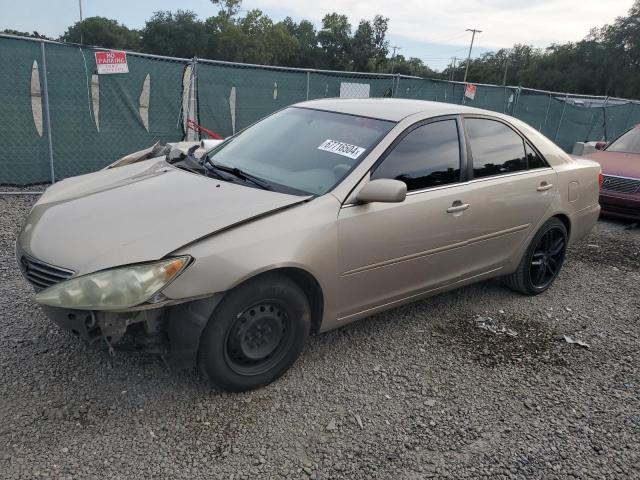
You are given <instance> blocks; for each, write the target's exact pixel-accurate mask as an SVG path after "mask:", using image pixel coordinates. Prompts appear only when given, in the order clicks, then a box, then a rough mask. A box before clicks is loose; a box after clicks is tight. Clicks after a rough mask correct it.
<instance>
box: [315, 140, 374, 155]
mask: <svg viewBox="0 0 640 480" xmlns="http://www.w3.org/2000/svg"><path fill="white" fill-rule="evenodd" d="M318 150H324V151H325V152H331V153H335V154H337V155H342V156H343V157H349V158H353V159H356V158H358V157H359V156H360V155H362V152H364V151H365V150H366V148H362V147H358V146H357V145H351V144H349V143H344V142H338V141H337V140H330V139H327V140H325V141H324V142H322V144H321V145H320V146H319V147H318Z"/></svg>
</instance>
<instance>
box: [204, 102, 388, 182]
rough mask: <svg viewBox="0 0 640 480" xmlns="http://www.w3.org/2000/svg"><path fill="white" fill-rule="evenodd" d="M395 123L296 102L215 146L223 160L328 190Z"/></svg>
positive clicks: (273, 178) (271, 178)
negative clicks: (324, 110) (296, 103)
mask: <svg viewBox="0 0 640 480" xmlns="http://www.w3.org/2000/svg"><path fill="white" fill-rule="evenodd" d="M394 125H395V123H394V122H388V121H385V120H376V119H372V118H365V117H358V116H354V115H346V114H341V113H335V112H323V111H319V110H311V109H307V108H297V107H290V108H287V109H284V110H281V111H280V112H277V113H275V114H273V115H271V116H269V117H267V118H265V119H264V120H262V121H260V122H258V123H256V124H254V125H252V126H251V127H249V128H247V129H246V130H244V131H243V132H241V133H240V134H238V135H237V136H236V137H232V138H231V139H230V140H229V141H227V142H225V143H223V144H221V145H220V146H218V147H216V148H214V149H213V150H211V151H210V152H209V154H208V156H209V158H210V159H211V160H212V161H213V162H214V163H215V164H219V165H223V166H226V167H232V168H238V169H241V170H242V171H243V172H246V173H247V174H250V175H253V176H255V177H258V178H260V179H263V180H266V181H267V182H269V184H271V185H274V186H275V189H276V190H279V188H278V186H282V187H285V188H284V189H281V190H284V191H292V192H293V193H296V192H298V193H304V194H314V195H322V194H324V193H326V192H328V191H329V190H331V189H332V188H333V187H334V186H335V185H337V184H338V183H339V182H340V181H342V179H343V178H344V177H345V176H346V175H347V174H348V173H349V172H350V171H351V170H352V169H353V168H355V166H356V165H358V163H359V162H360V161H361V160H362V159H363V158H364V157H365V156H366V155H367V153H369V151H370V150H371V149H372V148H373V147H374V146H375V145H376V144H377V143H378V142H379V141H380V140H381V139H382V137H384V136H385V135H386V134H387V133H388V132H389V130H391V128H392V127H393V126H394Z"/></svg>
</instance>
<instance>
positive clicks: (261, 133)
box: [17, 99, 600, 391]
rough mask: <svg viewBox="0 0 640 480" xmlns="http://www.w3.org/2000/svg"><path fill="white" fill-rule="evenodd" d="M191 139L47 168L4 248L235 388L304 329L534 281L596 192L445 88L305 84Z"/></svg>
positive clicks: (89, 323)
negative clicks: (143, 152)
mask: <svg viewBox="0 0 640 480" xmlns="http://www.w3.org/2000/svg"><path fill="white" fill-rule="evenodd" d="M196 148H197V147H194V148H192V149H189V151H188V152H186V153H182V154H179V155H176V154H174V153H170V154H167V155H166V157H165V156H160V157H156V158H151V159H145V160H141V161H131V162H122V163H129V164H127V165H124V166H118V167H117V168H108V169H105V170H101V171H99V172H95V173H91V174H88V175H83V176H80V177H75V178H70V179H67V180H63V181H61V182H59V183H56V184H55V185H53V186H51V187H50V188H49V189H48V190H47V191H46V193H45V194H44V195H43V196H42V197H41V198H40V199H39V201H38V202H37V204H36V205H35V207H34V209H33V210H32V212H31V213H30V214H29V217H28V218H27V220H26V223H25V226H24V227H23V230H22V232H21V235H20V237H19V239H18V242H17V256H18V261H19V265H20V268H21V269H22V271H23V273H24V275H25V277H26V278H27V279H28V280H29V281H30V282H31V283H32V284H33V286H34V287H35V289H36V292H37V294H36V297H35V299H36V301H37V302H39V303H40V304H41V305H42V306H43V308H44V310H45V311H46V312H47V314H48V315H49V316H50V317H51V318H52V319H53V320H54V321H55V322H56V323H58V324H59V325H60V326H62V327H63V328H65V329H67V330H69V331H71V332H73V333H74V334H75V335H77V336H78V337H80V338H81V339H83V340H84V341H86V342H88V343H89V344H91V345H94V346H98V347H103V348H109V349H111V348H115V347H118V346H122V345H125V346H134V347H135V348H139V349H143V350H147V351H151V352H157V353H162V354H164V355H166V358H167V359H169V360H171V361H173V362H174V363H175V364H178V365H193V364H196V363H197V364H198V365H199V367H200V369H201V371H202V372H204V374H205V375H206V376H207V377H208V378H209V379H210V380H211V381H212V382H213V383H215V384H217V385H218V386H220V387H222V388H224V389H228V390H233V391H241V390H248V389H252V388H257V387H259V386H261V385H265V384H267V383H269V382H271V381H273V380H275V379H276V378H277V377H279V376H280V375H282V374H283V373H284V372H285V371H286V370H287V369H288V368H289V367H290V366H291V365H292V364H293V362H294V361H295V360H296V358H297V357H298V356H299V354H300V352H301V351H302V349H303V345H304V342H305V340H306V338H307V336H308V334H309V333H310V332H311V331H324V330H328V329H332V328H336V327H340V326H342V325H345V324H347V323H349V322H352V321H354V320H357V319H359V318H363V317H367V316H369V315H372V314H375V313H377V312H380V311H383V310H386V309H389V308H393V307H395V306H398V305H402V304H404V303H407V302H412V301H416V300H419V299H421V298H425V297H427V296H429V295H434V294H437V293H440V292H444V291H447V290H451V289H454V288H458V287H461V286H463V285H467V284H470V283H472V282H477V281H480V280H485V279H488V278H491V277H502V278H504V280H505V283H506V284H507V285H508V286H509V287H511V288H512V289H514V290H516V291H518V292H520V293H523V294H527V295H536V294H539V293H542V292H544V291H545V290H546V289H547V288H549V287H550V286H551V285H552V283H553V281H554V280H555V278H556V276H557V275H558V272H559V271H560V269H561V267H562V264H563V261H564V258H565V252H566V249H567V246H568V245H570V244H571V243H572V242H575V241H576V240H578V239H580V238H582V237H583V236H584V235H586V234H587V233H588V232H589V231H590V230H591V228H592V227H593V225H594V223H595V222H596V220H597V218H598V214H599V212H600V207H599V205H598V193H599V186H598V182H599V172H600V167H599V166H598V164H596V163H594V162H591V161H589V160H576V159H573V158H571V157H569V156H568V155H567V154H565V153H564V152H563V151H562V150H560V148H558V147H557V146H556V145H555V144H553V143H552V142H551V141H549V140H548V139H547V138H545V137H544V136H542V135H541V134H540V133H538V132H537V131H535V130H534V129H532V128H531V127H529V126H528V125H526V124H524V123H522V122H520V121H518V120H516V119H514V118H511V117H507V116H504V115H500V114H497V113H494V112H489V111H485V110H479V109H475V108H469V107H464V106H458V105H450V104H445V103H432V102H423V101H417V100H416V101H414V100H397V99H349V100H346V99H342V100H341V99H328V100H319V101H310V102H304V103H300V104H297V105H293V106H291V107H288V108H285V109H283V110H281V111H279V112H276V113H274V114H272V115H270V116H268V117H267V118H265V119H263V120H262V121H260V122H258V123H256V124H254V125H252V126H250V127H248V128H247V129H245V130H244V131H242V132H240V133H239V134H237V135H234V136H233V137H230V138H229V139H227V140H225V141H224V142H222V143H220V144H219V145H216V146H215V147H214V148H213V149H211V150H210V151H209V152H207V153H206V154H204V155H197V154H196ZM154 151H155V150H154ZM132 158H133V157H132ZM136 158H138V157H136ZM140 158H144V156H140Z"/></svg>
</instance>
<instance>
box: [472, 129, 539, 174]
mask: <svg viewBox="0 0 640 480" xmlns="http://www.w3.org/2000/svg"><path fill="white" fill-rule="evenodd" d="M464 125H465V129H466V132H467V136H468V137H469V143H470V146H471V155H472V157H473V176H474V178H482V177H491V176H494V175H503V174H507V173H513V172H519V171H522V170H526V169H527V155H526V152H525V145H524V140H523V139H522V137H521V136H520V135H518V134H517V133H516V132H514V131H513V130H512V129H511V128H509V127H508V126H507V125H505V124H504V123H502V122H498V121H496V120H488V119H485V118H467V119H465V121H464Z"/></svg>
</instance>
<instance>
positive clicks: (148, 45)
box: [140, 10, 208, 58]
mask: <svg viewBox="0 0 640 480" xmlns="http://www.w3.org/2000/svg"><path fill="white" fill-rule="evenodd" d="M140 33H141V35H142V41H141V44H142V51H143V52H147V53H156V54H160V55H168V56H172V57H183V58H190V57H195V56H202V55H204V53H205V52H206V51H207V46H208V38H207V31H206V27H205V24H204V23H203V22H202V21H200V20H199V19H198V16H197V15H196V14H195V13H193V12H191V11H189V10H178V11H177V12H176V13H175V14H174V13H171V12H165V11H160V12H155V13H154V14H153V16H152V17H151V18H150V19H149V20H147V22H146V24H145V27H144V28H143V29H142V31H141V32H140Z"/></svg>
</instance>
